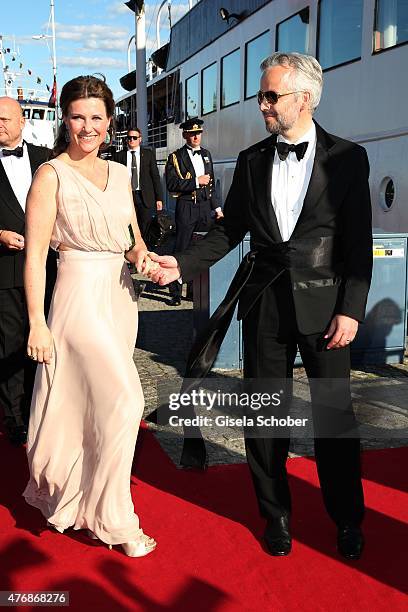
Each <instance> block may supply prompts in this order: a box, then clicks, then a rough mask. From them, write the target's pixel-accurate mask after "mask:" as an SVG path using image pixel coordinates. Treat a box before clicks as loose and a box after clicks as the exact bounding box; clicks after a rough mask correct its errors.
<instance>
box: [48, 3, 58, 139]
mask: <svg viewBox="0 0 408 612" xmlns="http://www.w3.org/2000/svg"><path fill="white" fill-rule="evenodd" d="M50 4H51V32H52V73H53V76H54V79H53V85H54V83H55V88H56V92H55V125H54V132H55V137H57V133H58V108H59V106H58V87H57V51H56V44H55V8H54V0H50Z"/></svg>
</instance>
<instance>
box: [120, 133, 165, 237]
mask: <svg viewBox="0 0 408 612" xmlns="http://www.w3.org/2000/svg"><path fill="white" fill-rule="evenodd" d="M126 141H127V147H128V148H127V150H125V149H124V150H123V151H119V152H118V153H113V154H112V160H113V161H116V162H119V163H121V164H123V165H124V166H127V168H128V171H129V178H130V181H131V184H132V192H133V202H134V204H135V209H136V216H137V222H138V224H139V228H140V232H141V234H142V236H144V235H145V234H146V230H147V228H148V226H149V223H150V221H151V219H152V217H153V216H154V215H155V214H156V211H160V210H162V208H163V190H162V186H161V182H160V175H159V171H158V168H157V163H156V158H155V155H154V151H152V150H151V149H148V148H147V147H141V146H140V145H141V142H142V133H141V131H140V130H139V128H138V127H134V128H133V127H131V128H129V129H128V131H127V138H126Z"/></svg>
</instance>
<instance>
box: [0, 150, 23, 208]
mask: <svg viewBox="0 0 408 612" xmlns="http://www.w3.org/2000/svg"><path fill="white" fill-rule="evenodd" d="M0 201H1V202H2V204H3V205H5V206H7V207H8V208H9V209H10V210H11V212H12V213H14V214H15V215H16V216H17V217H18V218H19V219H24V211H23V209H22V208H21V206H20V203H19V201H18V200H17V198H16V196H15V194H14V191H13V189H12V187H11V185H10V181H9V180H8V178H7V174H6V171H5V170H4V166H3V164H2V162H1V161H0Z"/></svg>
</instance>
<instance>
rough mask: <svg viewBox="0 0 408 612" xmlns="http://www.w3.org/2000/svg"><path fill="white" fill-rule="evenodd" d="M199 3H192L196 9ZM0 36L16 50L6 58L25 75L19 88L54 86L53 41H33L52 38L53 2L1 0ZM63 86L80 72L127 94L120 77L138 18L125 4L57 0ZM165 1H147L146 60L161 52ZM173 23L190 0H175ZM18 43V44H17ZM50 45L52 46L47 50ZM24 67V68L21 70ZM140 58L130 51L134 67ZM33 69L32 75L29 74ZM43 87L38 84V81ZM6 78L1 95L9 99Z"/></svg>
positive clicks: (59, 72) (114, 0) (111, 0)
mask: <svg viewBox="0 0 408 612" xmlns="http://www.w3.org/2000/svg"><path fill="white" fill-rule="evenodd" d="M196 2H197V0H193V5H194V4H196ZM0 3H1V11H0V35H2V36H3V46H4V47H5V48H9V49H11V51H14V50H15V51H16V55H15V59H14V61H12V57H13V53H9V54H8V53H6V54H5V56H4V57H5V61H6V64H7V65H9V66H10V67H11V68H13V69H15V70H16V72H18V73H20V74H21V76H18V77H17V79H16V81H15V84H16V85H22V86H23V87H25V88H37V89H43V94H44V95H47V89H46V85H48V86H49V87H51V86H52V80H53V76H52V59H51V40H48V39H43V40H34V39H33V38H32V36H33V35H39V34H47V33H48V34H51V30H50V28H48V21H49V16H50V0H35V1H34V2H33V0H0ZM54 4H55V22H56V57H57V80H58V87H59V89H61V86H62V85H63V84H64V83H65V82H66V81H68V80H69V79H71V78H73V77H75V76H78V75H80V74H93V73H96V72H101V73H103V74H104V75H105V77H106V80H107V83H108V85H109V86H110V87H111V89H112V91H113V93H114V95H115V98H118V97H120V96H121V95H124V94H125V93H126V91H125V90H124V89H122V87H121V85H120V82H119V79H120V77H122V76H123V75H125V74H126V73H127V72H128V65H127V46H128V42H129V38H130V37H131V36H132V35H133V34H134V33H135V17H134V12H133V11H131V10H130V9H129V8H128V7H127V6H126V5H125V4H124V2H123V0H54ZM160 4H161V0H158V1H156V0H145V6H146V36H147V45H146V46H147V49H146V57H147V59H148V58H149V56H150V54H151V53H152V52H153V51H154V50H155V49H157V42H156V16H157V11H158V8H159V6H160ZM171 4H172V8H171V13H172V23H173V24H174V23H175V22H176V21H177V20H178V19H179V18H180V17H181V16H182V15H183V14H184V13H185V12H186V11H187V10H188V0H172V2H171ZM160 23H161V28H160V37H161V45H163V44H164V43H166V42H167V41H168V39H169V21H168V11H167V6H165V8H164V9H163V10H162V13H161V19H160ZM14 41H15V43H14ZM47 43H49V48H48V47H47ZM20 64H22V68H21V69H20ZM134 67H135V54H134V52H133V53H131V69H132V70H133V69H134ZM28 70H30V71H31V73H32V74H31V75H29V74H28ZM38 78H40V79H41V83H40V84H38V83H37V79H38ZM3 83H4V80H3V78H2V80H1V82H0V88H1V89H0V92H1V93H0V95H4V85H3Z"/></svg>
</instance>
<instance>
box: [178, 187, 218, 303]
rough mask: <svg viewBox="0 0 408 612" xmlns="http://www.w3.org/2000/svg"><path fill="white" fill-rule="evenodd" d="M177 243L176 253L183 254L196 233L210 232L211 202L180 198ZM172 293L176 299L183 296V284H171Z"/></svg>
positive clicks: (211, 222) (211, 223)
mask: <svg viewBox="0 0 408 612" xmlns="http://www.w3.org/2000/svg"><path fill="white" fill-rule="evenodd" d="M175 221H176V242H175V245H174V253H181V252H182V251H184V250H185V249H187V247H189V246H190V243H191V240H192V238H193V234H194V232H208V230H209V229H210V228H211V226H212V225H213V223H214V221H213V219H212V217H211V202H210V200H204V199H203V200H200V201H197V202H193V200H191V198H190V199H188V200H187V199H186V200H184V199H183V198H179V199H178V200H177V204H176V212H175ZM170 293H171V294H172V295H174V296H175V297H180V295H181V284H180V283H179V282H177V281H176V282H174V283H171V284H170Z"/></svg>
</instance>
